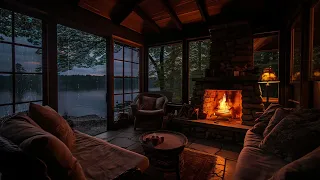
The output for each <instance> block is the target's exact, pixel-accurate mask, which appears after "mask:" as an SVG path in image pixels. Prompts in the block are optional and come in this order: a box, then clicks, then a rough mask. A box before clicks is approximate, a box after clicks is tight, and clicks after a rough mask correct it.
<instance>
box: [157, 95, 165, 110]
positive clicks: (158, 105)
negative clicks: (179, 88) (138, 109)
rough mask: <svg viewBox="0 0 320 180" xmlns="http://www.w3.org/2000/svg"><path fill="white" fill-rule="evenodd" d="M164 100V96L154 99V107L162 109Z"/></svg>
mask: <svg viewBox="0 0 320 180" xmlns="http://www.w3.org/2000/svg"><path fill="white" fill-rule="evenodd" d="M164 102H165V99H164V97H159V98H157V100H156V109H163V104H164Z"/></svg>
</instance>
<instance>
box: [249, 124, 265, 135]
mask: <svg viewBox="0 0 320 180" xmlns="http://www.w3.org/2000/svg"><path fill="white" fill-rule="evenodd" d="M267 126H268V122H265V121H261V122H258V123H256V124H255V125H254V126H253V127H252V129H251V131H252V132H254V133H256V134H260V135H262V134H263V132H264V130H265V129H266V127H267Z"/></svg>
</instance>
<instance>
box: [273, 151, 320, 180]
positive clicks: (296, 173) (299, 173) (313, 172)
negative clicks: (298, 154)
mask: <svg viewBox="0 0 320 180" xmlns="http://www.w3.org/2000/svg"><path fill="white" fill-rule="evenodd" d="M316 177H317V178H319V177H320V147H318V148H316V149H315V150H313V151H312V152H310V153H308V154H307V155H305V156H303V157H302V158H300V159H297V160H295V161H293V162H291V163H289V164H287V165H285V166H284V167H282V168H281V169H280V170H279V171H277V172H276V173H275V174H274V175H273V176H272V177H271V180H286V179H297V180H298V179H315V178H316Z"/></svg>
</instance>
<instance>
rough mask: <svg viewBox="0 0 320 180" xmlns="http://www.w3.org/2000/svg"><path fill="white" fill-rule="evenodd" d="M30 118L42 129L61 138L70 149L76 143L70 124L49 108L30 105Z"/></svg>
mask: <svg viewBox="0 0 320 180" xmlns="http://www.w3.org/2000/svg"><path fill="white" fill-rule="evenodd" d="M29 116H30V117H31V119H33V120H34V121H35V122H36V123H37V124H38V125H39V126H40V127H41V128H42V129H44V130H45V131H47V132H49V133H51V134H53V135H54V136H56V137H57V138H59V139H60V140H61V141H62V142H63V143H64V144H65V145H66V146H67V147H68V148H69V149H72V146H73V144H74V142H75V136H74V134H73V131H72V129H71V127H70V126H69V124H68V122H67V121H66V120H65V119H64V118H63V117H61V116H60V115H59V114H58V113H57V112H56V111H55V110H54V109H52V108H50V107H49V106H41V105H38V104H33V103H30V107H29Z"/></svg>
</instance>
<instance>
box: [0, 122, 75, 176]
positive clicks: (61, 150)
mask: <svg viewBox="0 0 320 180" xmlns="http://www.w3.org/2000/svg"><path fill="white" fill-rule="evenodd" d="M25 119H28V121H26V120H25ZM29 121H32V119H30V118H28V117H26V116H23V117H21V116H15V117H14V118H11V119H9V120H7V121H6V122H4V123H3V125H2V127H1V129H0V131H1V134H2V135H3V136H4V137H6V138H8V139H10V140H11V141H12V142H14V143H15V144H18V145H19V146H20V148H21V149H23V150H24V151H25V152H26V153H27V154H30V155H32V156H35V157H37V158H39V159H41V160H42V161H43V162H45V163H46V165H47V167H48V168H47V169H48V174H49V176H50V177H55V178H58V179H73V177H76V176H77V177H78V175H75V174H74V173H75V172H79V171H77V169H78V167H77V159H76V158H74V157H73V156H72V154H71V152H70V150H69V148H68V147H67V146H66V145H65V144H64V143H63V142H61V141H60V140H59V139H58V138H57V137H55V136H53V135H52V134H50V133H48V132H46V131H44V130H43V129H41V128H40V127H37V126H34V125H33V124H31V123H29ZM79 173H81V172H79ZM79 180H80V179H79Z"/></svg>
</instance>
